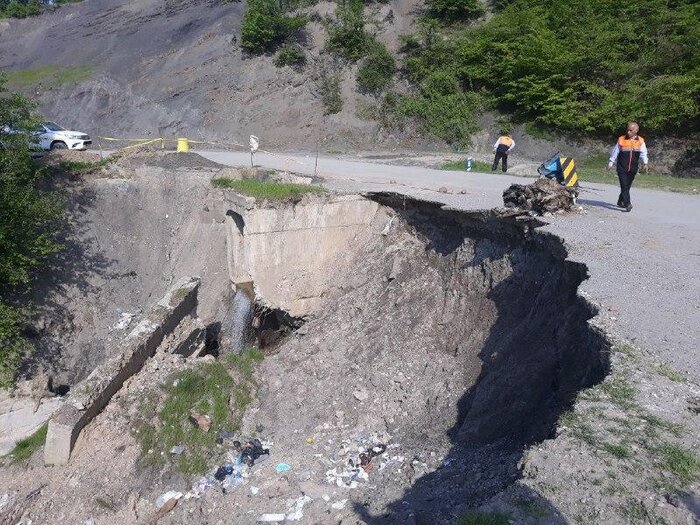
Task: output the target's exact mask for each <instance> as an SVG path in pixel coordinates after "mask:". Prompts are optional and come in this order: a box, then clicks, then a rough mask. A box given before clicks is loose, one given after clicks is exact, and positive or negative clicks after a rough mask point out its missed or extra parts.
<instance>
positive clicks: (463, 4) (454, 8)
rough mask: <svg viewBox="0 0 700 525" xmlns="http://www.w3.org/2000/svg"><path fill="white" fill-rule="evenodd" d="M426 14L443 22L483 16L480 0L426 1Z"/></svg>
mask: <svg viewBox="0 0 700 525" xmlns="http://www.w3.org/2000/svg"><path fill="white" fill-rule="evenodd" d="M426 6H427V7H428V14H430V16H432V17H433V18H438V19H440V20H443V21H445V22H456V21H458V20H470V19H472V18H477V17H479V16H481V15H483V14H484V7H483V6H482V4H481V2H480V0H426Z"/></svg>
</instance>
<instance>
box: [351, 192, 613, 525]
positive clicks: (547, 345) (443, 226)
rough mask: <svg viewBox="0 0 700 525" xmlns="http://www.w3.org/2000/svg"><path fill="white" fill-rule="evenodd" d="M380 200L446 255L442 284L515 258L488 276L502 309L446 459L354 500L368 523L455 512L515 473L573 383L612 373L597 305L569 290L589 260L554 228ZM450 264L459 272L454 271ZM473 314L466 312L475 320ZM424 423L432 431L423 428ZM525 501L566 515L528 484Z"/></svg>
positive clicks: (568, 401) (548, 432)
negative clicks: (468, 247)
mask: <svg viewBox="0 0 700 525" xmlns="http://www.w3.org/2000/svg"><path fill="white" fill-rule="evenodd" d="M377 200H379V201H380V202H382V203H383V204H387V205H390V206H393V207H394V209H395V210H396V212H397V213H398V214H399V215H400V216H401V217H402V218H403V219H404V220H406V221H407V222H408V223H409V224H410V225H412V226H413V227H414V228H415V229H416V231H417V232H418V233H419V234H420V235H422V236H424V237H425V238H426V244H427V249H428V250H429V251H434V256H435V257H436V258H437V259H438V260H440V258H442V262H438V265H440V264H442V265H444V266H447V267H450V266H451V267H452V270H451V272H452V274H451V275H450V278H451V281H450V283H449V285H450V286H453V287H454V286H455V284H456V283H457V284H459V285H460V286H462V287H463V288H462V289H463V290H465V291H466V290H468V289H469V286H470V279H479V278H480V274H479V273H478V270H479V269H482V270H483V269H484V268H489V269H491V270H492V268H491V266H492V265H493V263H494V261H499V260H500V261H503V260H507V261H509V264H510V266H511V271H510V273H509V275H507V276H506V277H505V278H503V279H502V280H500V282H496V283H492V285H491V287H490V292H489V293H488V296H487V297H488V299H489V300H490V301H491V302H492V303H493V304H494V305H495V306H496V309H497V312H498V314H497V317H496V319H495V322H494V323H493V324H492V325H491V328H490V330H489V331H488V335H487V337H486V339H485V343H484V344H483V346H482V349H481V351H480V352H479V354H478V355H479V359H480V361H481V364H482V365H481V373H480V375H479V377H478V379H477V380H476V382H475V383H474V385H473V386H472V387H470V388H469V389H468V390H467V391H466V392H464V394H463V395H462V396H461V398H460V400H459V402H458V406H457V408H458V417H457V420H456V422H455V424H454V426H453V427H452V428H451V429H450V430H449V431H448V436H449V438H450V441H451V443H452V448H451V450H450V452H449V453H448V454H447V456H446V458H445V460H444V462H443V466H442V467H441V468H439V469H437V470H436V471H433V472H431V473H428V474H426V475H424V476H422V477H420V478H419V479H418V480H417V481H416V482H415V483H414V485H413V486H412V487H411V488H410V489H408V490H407V491H406V492H405V493H404V494H403V497H401V498H400V499H398V500H396V501H394V502H393V503H392V504H390V505H389V506H388V509H389V510H388V511H387V512H385V513H384V514H382V515H374V516H373V515H371V513H370V511H369V510H368V508H367V507H365V506H363V505H362V504H356V506H355V512H356V513H357V515H358V517H361V519H362V520H363V521H364V522H365V523H368V524H372V525H385V524H390V523H415V524H416V525H421V524H437V523H441V524H442V523H445V524H447V523H455V521H456V520H457V518H458V517H459V516H460V515H462V514H463V513H464V512H467V511H469V509H473V508H475V507H478V506H479V505H481V504H482V503H484V502H485V501H486V500H487V499H489V498H490V497H492V496H494V495H495V494H497V493H499V492H501V491H503V490H504V489H506V488H507V487H508V486H509V485H511V484H513V482H515V481H516V480H517V479H518V478H519V477H520V476H521V460H522V459H523V453H524V451H525V450H527V449H528V448H529V447H531V446H533V445H534V444H536V443H538V442H541V441H542V440H544V439H547V438H550V437H552V436H553V435H554V431H555V427H556V423H557V420H558V419H559V416H560V415H561V414H562V412H564V411H567V410H569V409H570V408H571V406H572V404H573V400H574V398H575V396H576V394H577V392H579V391H580V390H581V389H584V388H587V387H590V386H592V385H594V384H596V383H598V382H600V381H601V380H602V379H603V378H604V377H605V375H606V374H607V373H608V371H609V348H610V344H609V342H608V341H607V340H606V339H605V337H604V336H603V334H602V333H600V332H599V331H598V330H596V329H594V328H592V327H591V326H590V325H589V324H588V322H587V321H588V320H589V319H591V318H592V317H593V316H594V315H595V314H596V310H595V309H594V307H592V306H591V305H590V304H589V303H587V301H585V300H584V299H583V298H581V297H580V296H578V294H577V290H578V286H579V284H580V283H581V282H582V281H583V280H584V279H586V278H587V269H586V267H585V265H583V264H580V263H574V262H570V261H567V260H565V258H566V251H565V249H564V246H563V244H562V242H561V240H560V239H559V238H557V237H555V236H552V235H550V234H545V233H537V234H534V235H524V234H523V231H522V230H521V229H520V227H519V226H517V225H516V224H514V223H512V222H506V221H503V220H498V219H495V218H493V217H491V216H490V215H489V214H488V213H484V212H476V213H474V214H465V213H461V212H455V211H449V210H443V209H439V205H437V204H434V205H431V204H427V203H415V202H413V203H408V205H406V203H405V202H404V201H403V200H402V201H401V202H400V203H397V202H395V200H394V199H392V198H386V197H380V198H378V199H377ZM467 238H470V239H476V240H477V243H476V250H475V251H474V255H473V260H470V261H469V260H466V261H465V260H460V255H459V252H460V249H459V247H460V246H461V245H462V243H463V242H464V240H465V239H467ZM455 273H462V274H463V275H461V276H459V277H456V278H455V277H453V276H452V275H454V274H455ZM485 273H486V272H484V274H485ZM490 278H491V279H497V278H499V275H497V272H496V273H495V274H491V277H490ZM453 289H454V288H453ZM476 315H477V317H476V318H474V319H464V323H470V322H477V321H478V320H479V317H478V315H479V314H476ZM448 329H454V327H445V330H448ZM459 333H460V334H461V337H462V338H468V337H471V335H472V334H470V332H469V328H466V329H464V331H459ZM454 344H455V346H459V345H463V344H464V342H463V341H455V342H454ZM445 351H455V352H458V350H457V349H453V348H449V349H447V348H446V349H445ZM423 432H424V433H425V435H426V437H427V436H429V435H430V429H429V428H425V429H423ZM426 441H427V440H426ZM523 490H525V489H524V488H523ZM523 501H524V503H523V504H524V505H530V504H531V505H534V506H535V507H537V508H542V509H545V510H546V514H547V516H548V519H549V521H547V523H566V520H565V519H564V517H563V516H561V515H560V513H559V512H558V511H557V509H556V508H554V507H553V506H552V505H551V504H549V503H548V502H547V500H546V499H544V498H543V497H542V496H540V495H538V494H536V493H534V492H533V493H532V494H526V495H525V496H523ZM528 502H529V503H528Z"/></svg>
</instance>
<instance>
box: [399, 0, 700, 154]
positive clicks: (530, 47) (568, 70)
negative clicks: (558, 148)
mask: <svg viewBox="0 0 700 525" xmlns="http://www.w3.org/2000/svg"><path fill="white" fill-rule="evenodd" d="M428 5H429V11H428V16H429V17H432V19H433V20H435V21H437V22H439V24H440V25H439V26H438V25H437V24H429V23H428V24H424V26H423V27H424V28H423V30H422V31H419V32H418V33H417V34H416V35H413V36H412V37H409V38H406V39H405V45H404V48H403V49H404V53H403V55H404V60H403V71H404V73H405V74H406V75H407V77H408V78H410V79H411V81H412V82H413V83H414V85H415V86H416V89H417V95H416V96H415V97H412V98H411V99H410V102H408V103H407V104H406V105H405V106H404V107H405V108H407V109H409V110H410V111H412V112H413V113H414V114H415V115H424V117H423V119H424V123H425V127H426V129H427V130H429V131H431V132H433V133H436V134H438V135H440V136H442V137H443V138H444V139H445V140H448V141H455V142H463V141H464V140H466V139H467V136H466V132H467V131H468V130H469V129H470V127H469V126H466V125H462V126H463V127H462V128H460V127H458V126H455V125H448V122H447V121H448V119H449V118H450V116H460V117H461V118H464V119H468V115H467V112H465V110H464V108H465V107H469V108H479V107H485V108H495V109H498V110H499V111H502V112H504V113H506V114H509V115H511V116H512V118H513V119H514V120H516V121H521V122H530V123H533V124H534V125H536V126H539V127H545V128H548V129H556V130H561V131H567V132H575V133H582V134H589V135H609V134H611V133H614V132H616V131H617V130H619V129H620V126H621V122H624V121H625V120H627V119H637V120H639V121H640V122H641V123H642V126H643V128H644V129H645V130H646V131H647V132H651V133H655V134H668V133H670V134H682V135H686V134H688V133H691V132H697V131H698V125H699V123H700V120H699V119H698V100H699V98H700V53H698V49H700V23H698V20H700V4H699V3H697V2H694V1H692V0H685V1H683V0H679V1H666V0H641V1H638V2H615V1H611V0H591V1H587V2H581V1H578V0H514V1H510V2H508V1H501V2H499V3H497V5H496V6H495V9H496V12H495V14H494V15H493V16H492V17H491V18H489V19H488V20H487V21H484V22H480V21H475V22H473V23H471V24H470V23H468V22H466V21H465V20H464V18H465V16H469V15H470V14H471V15H472V16H473V15H475V14H477V15H478V14H480V11H479V9H478V7H479V5H480V4H479V2H478V1H477V0H472V1H470V0H428Z"/></svg>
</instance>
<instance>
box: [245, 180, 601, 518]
mask: <svg viewBox="0 0 700 525" xmlns="http://www.w3.org/2000/svg"><path fill="white" fill-rule="evenodd" d="M368 197H369V199H371V200H372V201H373V202H374V203H378V204H379V207H378V208H377V209H376V213H375V215H374V217H373V218H372V219H371V220H370V221H368V224H367V232H366V233H358V234H356V235H354V236H353V237H352V239H351V240H349V241H343V242H342V243H341V244H342V246H339V247H338V251H339V254H340V255H339V257H338V260H337V261H332V262H331V263H329V264H328V265H327V268H331V270H327V271H328V272H331V273H330V276H329V275H326V276H325V280H326V282H328V283H330V284H329V286H328V287H327V289H325V290H324V291H323V294H322V295H323V302H322V305H323V308H322V309H321V310H320V311H319V312H317V313H316V314H315V315H312V316H309V317H308V320H307V323H306V324H305V326H304V333H303V335H302V334H296V335H292V336H290V337H288V338H287V339H286V340H285V342H284V343H282V344H281V345H280V346H278V353H276V354H275V355H274V356H272V357H271V358H270V359H266V360H265V363H264V364H263V366H264V370H263V374H264V375H265V378H266V381H265V382H264V383H263V384H262V386H261V391H260V395H259V397H260V400H261V406H260V409H259V411H258V412H257V413H256V422H257V424H259V425H260V428H265V429H269V431H270V432H272V433H274V434H275V435H276V439H277V440H278V441H277V442H278V443H280V444H281V445H283V446H284V445H285V444H286V445H287V446H289V447H290V448H294V447H298V444H296V445H295V443H298V436H299V435H301V436H304V435H313V433H314V432H315V431H318V429H319V428H323V429H331V430H326V432H327V434H326V438H328V437H329V436H330V437H334V438H335V440H336V441H337V440H342V439H345V438H348V439H349V438H350V437H352V436H353V435H360V434H362V433H371V432H377V431H381V432H384V433H386V434H387V435H390V436H391V441H392V442H394V443H398V444H400V446H401V450H402V453H403V454H404V455H405V456H406V457H408V462H407V466H406V468H404V469H401V470H399V471H396V472H393V473H391V474H388V473H386V472H377V473H374V474H373V477H372V483H371V486H368V487H367V488H365V489H363V490H364V491H363V492H362V493H361V495H357V494H353V496H357V497H355V498H354V499H353V501H354V502H355V503H354V505H355V508H354V510H355V513H356V514H357V515H358V517H360V518H361V519H362V520H363V521H364V522H366V523H405V522H409V521H411V520H413V521H411V522H413V523H454V519H455V518H454V516H455V515H456V513H459V512H460V511H461V510H464V509H466V508H469V507H472V506H475V505H478V504H479V503H481V502H483V501H484V500H485V499H486V498H488V497H490V496H492V495H494V494H496V493H497V492H499V491H501V490H503V489H504V488H506V487H507V486H508V485H509V484H511V483H512V482H513V481H514V480H516V479H517V478H518V476H519V475H520V468H519V464H520V461H521V459H522V457H523V453H524V451H525V450H526V449H527V448H528V447H529V446H530V445H532V444H534V443H536V442H538V441H541V440H544V439H547V438H549V437H552V436H553V434H554V431H555V427H556V422H557V419H558V417H559V416H560V414H561V413H562V411H565V410H567V409H569V408H570V407H571V404H572V402H573V399H574V397H575V395H576V393H577V392H578V391H580V390H581V389H583V388H586V387H588V386H591V385H593V384H595V383H596V382H598V381H600V380H601V379H602V378H603V377H604V376H605V374H606V373H607V371H608V350H609V343H608V342H607V341H606V339H605V338H604V336H603V335H602V334H601V333H599V332H598V331H597V330H596V329H594V328H593V327H591V325H590V324H589V323H588V321H589V319H591V318H592V317H593V316H594V315H595V310H594V308H593V307H592V306H591V305H590V304H588V303H587V302H586V301H585V300H584V299H582V298H581V297H580V296H579V295H578V294H577V289H578V286H579V284H580V283H581V282H582V281H583V280H584V279H585V278H586V277H587V270H586V267H585V266H584V265H583V264H579V263H575V262H571V261H567V260H566V250H565V248H564V246H563V244H562V241H561V240H560V239H559V238H557V237H555V236H552V235H549V234H546V233H538V232H535V231H533V230H532V229H531V228H529V227H527V226H524V225H523V224H521V223H519V222H518V221H517V220H515V219H510V220H506V219H499V218H497V217H496V216H495V215H493V214H492V213H490V212H469V213H467V212H462V211H456V210H449V209H445V208H443V207H441V205H438V204H432V203H427V202H423V201H416V200H412V199H408V198H406V197H404V196H399V195H394V194H373V195H369V196H368ZM285 213H286V212H285ZM294 213H295V214H296V216H298V215H300V214H302V211H301V210H299V209H297V210H295V212H294ZM303 213H310V212H308V210H307V211H304V212H303ZM326 219H327V218H326ZM326 219H324V220H323V221H317V222H319V224H323V225H328V224H329V221H328V220H326ZM266 220H270V219H269V216H267V219H266ZM251 228H252V227H251ZM296 231H302V230H301V229H299V230H296ZM338 231H340V230H338ZM343 231H345V230H343ZM279 233H280V232H279V228H277V229H275V230H274V235H275V236H278V235H279ZM242 235H243V233H242ZM251 235H252V234H251ZM314 235H315V238H321V237H323V235H330V236H331V237H333V236H336V235H339V233H338V232H337V231H333V230H332V228H330V227H329V228H328V229H327V231H326V233H325V234H324V233H323V232H320V231H319V232H318V233H316V234H314ZM268 241H269V243H268V245H266V248H265V250H268V251H267V252H265V250H262V251H261V253H263V252H264V253H265V254H266V256H268V257H269V256H270V252H269V246H271V245H274V244H275V243H278V242H281V241H280V239H279V238H278V237H275V238H274V239H273V238H271V239H268ZM256 242H257V244H258V246H260V245H261V239H258V240H257V241H256ZM286 242H287V244H288V243H289V242H291V241H290V239H289V238H287V239H286ZM319 242H321V241H319ZM323 242H325V241H323ZM262 244H264V243H262ZM304 248H305V249H308V250H311V252H312V254H311V256H313V255H314V254H313V247H312V246H309V245H305V246H304ZM247 257H248V260H252V259H251V257H250V254H248V255H247ZM316 257H321V255H319V254H316ZM314 260H315V259H314ZM340 261H342V263H341V262H340ZM322 277H323V276H320V275H319V276H318V279H321V280H322ZM280 282H283V279H282V280H281V281H280ZM333 432H335V434H333ZM332 441H333V440H332V439H329V440H328V442H329V443H331V442H332ZM331 448H332V447H331ZM412 458H419V459H413V460H412Z"/></svg>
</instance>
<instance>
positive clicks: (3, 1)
mask: <svg viewBox="0 0 700 525" xmlns="http://www.w3.org/2000/svg"><path fill="white" fill-rule="evenodd" d="M39 13H41V5H40V4H39V2H38V1H37V0H29V1H20V0H12V1H7V0H0V18H2V17H3V16H5V17H12V18H24V17H27V16H36V15H38V14H39Z"/></svg>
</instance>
